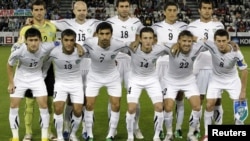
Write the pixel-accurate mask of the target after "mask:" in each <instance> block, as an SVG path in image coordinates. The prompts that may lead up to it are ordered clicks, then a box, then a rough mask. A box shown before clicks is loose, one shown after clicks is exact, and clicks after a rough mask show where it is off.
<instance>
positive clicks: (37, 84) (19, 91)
mask: <svg viewBox="0 0 250 141" xmlns="http://www.w3.org/2000/svg"><path fill="white" fill-rule="evenodd" d="M14 84H15V86H16V89H15V92H14V93H13V94H10V97H19V98H23V97H24V95H25V92H26V91H27V90H28V89H30V90H31V91H32V94H33V97H41V96H47V95H48V94H47V89H46V85H45V83H44V79H43V78H42V77H41V79H39V80H35V81H27V80H26V79H22V80H21V79H14Z"/></svg>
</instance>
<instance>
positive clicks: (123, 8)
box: [116, 1, 129, 18]
mask: <svg viewBox="0 0 250 141" xmlns="http://www.w3.org/2000/svg"><path fill="white" fill-rule="evenodd" d="M116 10H117V12H118V15H119V16H121V17H122V18H127V17H128V16H129V2H127V1H126V2H119V4H118V7H116Z"/></svg>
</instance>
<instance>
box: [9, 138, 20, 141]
mask: <svg viewBox="0 0 250 141" xmlns="http://www.w3.org/2000/svg"><path fill="white" fill-rule="evenodd" d="M10 141H19V139H18V138H10Z"/></svg>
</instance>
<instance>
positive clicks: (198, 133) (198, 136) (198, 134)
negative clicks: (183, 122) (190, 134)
mask: <svg viewBox="0 0 250 141" xmlns="http://www.w3.org/2000/svg"><path fill="white" fill-rule="evenodd" d="M194 136H195V137H196V138H197V139H198V138H200V137H201V133H200V131H198V130H195V131H194Z"/></svg>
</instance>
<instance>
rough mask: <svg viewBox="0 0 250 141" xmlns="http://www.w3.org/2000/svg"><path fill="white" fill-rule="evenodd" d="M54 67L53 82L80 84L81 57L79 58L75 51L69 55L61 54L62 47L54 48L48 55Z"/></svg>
mask: <svg viewBox="0 0 250 141" xmlns="http://www.w3.org/2000/svg"><path fill="white" fill-rule="evenodd" d="M49 56H50V57H51V58H52V61H53V65H54V71H55V82H56V83H67V84H68V85H71V84H82V78H81V71H80V63H81V61H82V57H79V55H78V53H77V49H75V50H74V52H73V53H72V54H70V55H67V54H65V53H63V52H62V45H61V46H60V47H57V48H54V49H53V50H52V51H51V53H50V55H49Z"/></svg>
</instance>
